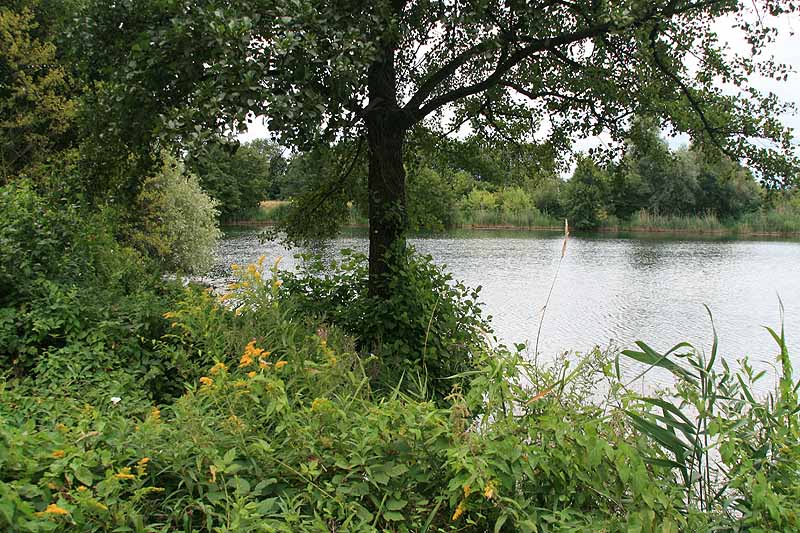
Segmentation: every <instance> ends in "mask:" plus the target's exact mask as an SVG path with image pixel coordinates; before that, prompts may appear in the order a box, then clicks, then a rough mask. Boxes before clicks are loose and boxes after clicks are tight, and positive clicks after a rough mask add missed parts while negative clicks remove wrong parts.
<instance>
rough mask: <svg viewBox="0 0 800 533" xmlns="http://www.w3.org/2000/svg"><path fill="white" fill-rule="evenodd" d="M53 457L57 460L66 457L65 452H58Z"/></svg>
mask: <svg viewBox="0 0 800 533" xmlns="http://www.w3.org/2000/svg"><path fill="white" fill-rule="evenodd" d="M51 455H52V456H53V457H55V458H56V459H61V458H62V457H64V450H56V451H54V452H53V453H52V454H51Z"/></svg>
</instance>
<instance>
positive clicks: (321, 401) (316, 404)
mask: <svg viewBox="0 0 800 533" xmlns="http://www.w3.org/2000/svg"><path fill="white" fill-rule="evenodd" d="M330 403H331V402H330V400H327V399H325V398H315V399H314V401H313V402H311V410H312V411H320V410H322V409H325V408H326V407H328V405H330Z"/></svg>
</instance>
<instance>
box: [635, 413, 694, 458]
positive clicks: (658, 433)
mask: <svg viewBox="0 0 800 533" xmlns="http://www.w3.org/2000/svg"><path fill="white" fill-rule="evenodd" d="M625 413H626V414H627V415H628V417H630V419H631V422H632V423H633V425H634V427H636V429H638V430H639V431H641V432H642V433H643V434H644V435H647V436H648V437H651V438H652V439H653V440H655V441H656V442H659V443H660V444H661V445H663V446H664V447H665V448H667V449H668V450H669V451H671V452H672V453H674V454H675V455H676V456H682V455H684V454H685V453H686V452H688V451H690V450H691V448H690V446H689V445H688V444H686V443H684V442H683V441H682V440H680V439H679V438H678V437H677V436H676V435H675V433H672V432H671V431H669V430H667V429H665V428H663V427H661V426H659V425H658V424H656V423H654V422H651V421H649V420H646V419H644V418H642V417H641V416H639V415H637V414H636V413H632V412H631V411H625Z"/></svg>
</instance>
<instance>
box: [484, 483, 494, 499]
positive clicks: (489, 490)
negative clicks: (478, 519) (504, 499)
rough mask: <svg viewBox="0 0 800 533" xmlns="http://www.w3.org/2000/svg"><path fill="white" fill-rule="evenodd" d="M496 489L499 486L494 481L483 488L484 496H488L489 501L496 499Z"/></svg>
mask: <svg viewBox="0 0 800 533" xmlns="http://www.w3.org/2000/svg"><path fill="white" fill-rule="evenodd" d="M496 488H497V485H496V484H495V482H494V481H490V482H489V483H487V484H486V486H485V487H484V488H483V495H484V496H486V499H487V500H491V499H492V498H494V495H495V489H496Z"/></svg>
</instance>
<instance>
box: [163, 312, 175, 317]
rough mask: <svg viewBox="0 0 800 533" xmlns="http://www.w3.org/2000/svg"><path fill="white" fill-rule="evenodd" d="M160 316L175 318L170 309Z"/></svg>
mask: <svg viewBox="0 0 800 533" xmlns="http://www.w3.org/2000/svg"><path fill="white" fill-rule="evenodd" d="M162 316H163V317H164V318H175V313H173V312H172V311H169V312H167V313H164V314H163V315H162Z"/></svg>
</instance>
